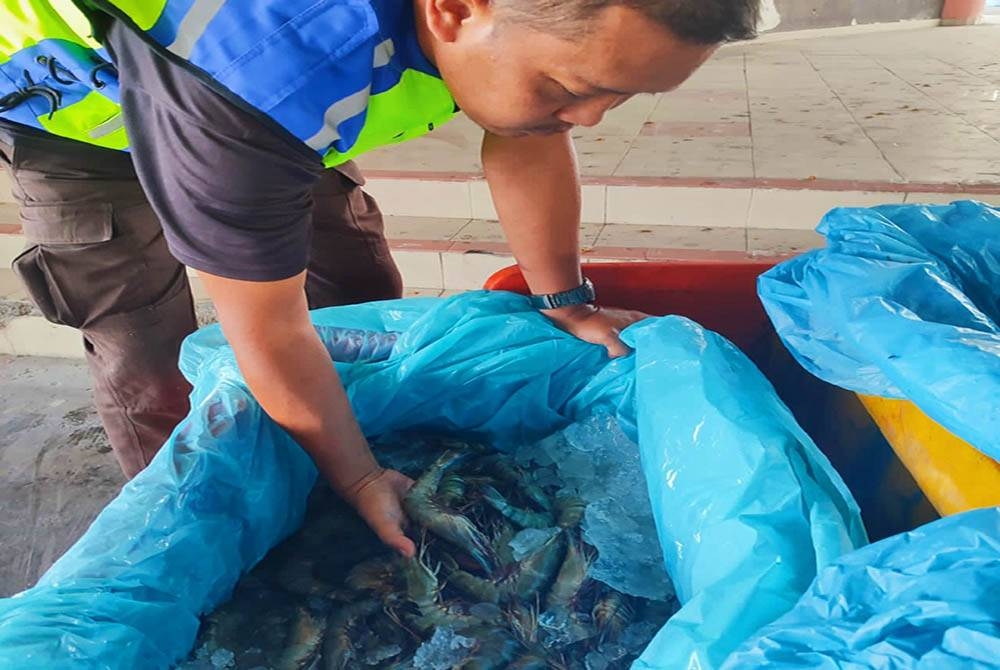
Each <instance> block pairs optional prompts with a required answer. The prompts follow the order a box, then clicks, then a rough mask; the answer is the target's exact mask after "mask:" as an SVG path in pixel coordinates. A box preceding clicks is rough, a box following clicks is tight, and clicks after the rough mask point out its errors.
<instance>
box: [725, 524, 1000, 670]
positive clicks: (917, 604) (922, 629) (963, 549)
mask: <svg viewBox="0 0 1000 670" xmlns="http://www.w3.org/2000/svg"><path fill="white" fill-rule="evenodd" d="M998 594H1000V508H995V507H994V508H989V509H982V510H975V511H972V512H965V513H963V514H958V515H955V516H951V517H948V518H945V519H941V520H940V521H935V522H934V523H930V524H927V525H926V526H922V527H921V528H918V529H916V530H914V531H911V532H909V533H903V534H902V535H897V536H895V537H891V538H888V539H886V540H882V541H881V542H877V543H875V544H872V545H870V546H867V547H864V548H863V549H859V550H858V551H855V552H853V553H850V554H847V555H846V556H843V557H841V558H840V559H838V560H837V561H836V562H834V563H833V564H832V565H829V566H827V567H825V568H823V569H822V570H821V571H820V573H819V576H818V577H817V578H816V581H815V583H814V584H813V585H812V587H811V588H810V589H809V591H808V592H807V593H806V595H805V596H803V598H802V600H801V601H799V603H798V604H797V605H796V606H795V609H793V610H792V611H791V612H789V613H788V614H786V615H785V616H783V617H781V618H780V619H778V620H777V621H775V622H774V623H772V624H771V625H769V626H767V627H766V628H764V629H763V630H761V631H760V632H759V633H758V635H757V636H755V637H754V639H753V640H751V641H749V642H747V643H746V644H745V645H744V646H743V648H742V649H740V650H739V651H738V652H737V653H735V654H733V655H732V656H731V657H730V658H729V660H728V662H727V663H726V665H725V666H724V667H725V668H726V669H727V670H736V669H739V668H769V669H772V670H782V669H787V668H845V669H847V668H850V669H854V668H857V669H859V670H860V669H861V668H892V669H894V670H902V669H910V668H912V669H914V670H917V669H926V670H952V669H954V670H987V669H991V670H995V669H996V668H1000V597H998Z"/></svg>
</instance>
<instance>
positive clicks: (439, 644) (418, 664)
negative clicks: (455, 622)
mask: <svg viewBox="0 0 1000 670" xmlns="http://www.w3.org/2000/svg"><path fill="white" fill-rule="evenodd" d="M475 646H476V641H475V640H473V639H472V638H469V637H463V636H461V635H458V634H456V633H455V631H453V630H451V629H450V628H437V629H435V631H434V635H432V636H431V639H430V640H428V641H427V642H424V643H423V644H422V645H420V647H419V648H418V649H417V653H416V654H414V655H413V664H412V667H413V668H414V669H415V670H451V668H453V667H454V666H456V665H458V664H460V663H461V662H462V661H463V660H464V659H465V657H466V656H468V655H469V650H470V649H472V648H473V647H475Z"/></svg>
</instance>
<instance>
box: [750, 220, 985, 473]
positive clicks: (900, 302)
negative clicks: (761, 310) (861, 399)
mask: <svg viewBox="0 0 1000 670" xmlns="http://www.w3.org/2000/svg"><path fill="white" fill-rule="evenodd" d="M819 232H820V233H822V234H823V235H825V236H826V238H827V246H826V248H824V249H819V250H816V251H813V252H810V253H808V254H805V255H803V256H800V257H798V258H795V259H793V260H790V261H787V262H785V263H782V264H781V265H779V266H778V267H776V268H774V269H773V270H771V271H770V272H768V273H766V274H765V275H763V276H762V277H761V278H760V281H759V293H760V297H761V300H762V301H763V303H764V306H765V308H766V309H767V312H768V314H769V315H770V317H771V320H772V321H773V322H774V325H775V327H776V329H777V331H778V334H779V335H780V336H781V338H782V340H783V341H784V343H785V345H786V346H787V347H788V348H789V350H791V352H792V353H793V354H794V355H795V357H796V359H798V361H799V362H800V363H801V364H802V365H803V366H805V367H806V369H808V370H809V371H810V372H812V373H813V374H815V375H816V376H818V377H820V378H822V379H824V380H825V381H827V382H830V383H832V384H836V385H837V386H841V387H843V388H846V389H849V390H851V391H855V392H858V393H864V394H868V395H876V396H882V397H888V398H906V399H909V400H911V401H913V402H914V403H916V404H917V405H918V406H919V407H920V408H921V409H922V410H923V411H924V413H926V414H927V415H928V416H930V417H931V418H933V419H934V420H936V421H937V422H938V423H940V424H941V425H943V426H944V427H945V428H947V429H948V430H950V431H951V432H952V433H954V434H955V435H958V436H959V437H961V438H963V439H965V440H966V441H968V442H969V443H971V444H972V445H974V446H975V447H977V448H978V449H980V450H981V451H983V452H984V453H986V454H987V455H989V456H992V457H993V458H995V459H998V460H1000V412H998V411H997V398H1000V327H998V323H1000V210H997V209H995V208H991V207H989V206H987V205H983V204H981V203H977V202H972V201H962V202H956V203H954V204H952V205H944V206H933V207H925V206H919V205H895V206H883V207H875V208H872V209H835V210H833V211H832V212H830V213H829V214H828V215H827V216H826V217H825V218H824V219H823V222H822V223H821V224H820V227H819Z"/></svg>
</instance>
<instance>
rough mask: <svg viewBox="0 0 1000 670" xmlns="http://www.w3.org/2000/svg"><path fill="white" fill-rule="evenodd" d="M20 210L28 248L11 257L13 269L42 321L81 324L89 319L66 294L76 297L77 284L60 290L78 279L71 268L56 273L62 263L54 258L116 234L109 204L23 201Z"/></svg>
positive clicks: (78, 288)
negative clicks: (24, 203)
mask: <svg viewBox="0 0 1000 670" xmlns="http://www.w3.org/2000/svg"><path fill="white" fill-rule="evenodd" d="M20 213H21V226H22V228H23V229H24V235H25V237H26V238H27V240H28V247H27V248H26V249H25V250H24V251H22V252H21V254H20V255H18V256H17V257H16V258H15V259H14V262H13V263H12V265H11V267H12V269H13V270H14V272H15V274H17V276H18V277H20V279H21V281H22V282H23V283H24V286H25V289H26V290H27V292H28V295H29V296H30V297H31V299H32V301H33V302H34V303H35V305H36V306H37V307H38V309H39V311H41V313H42V314H43V315H44V316H45V318H46V319H48V320H49V321H51V322H52V323H56V324H60V325H64V326H72V327H74V328H79V327H80V324H82V323H84V321H85V320H86V318H87V314H86V313H85V312H86V309H85V306H83V305H79V304H77V305H73V304H71V303H70V301H69V300H67V298H66V296H67V294H74V295H79V294H80V287H77V286H74V288H73V290H72V291H66V290H64V287H68V286H72V285H73V284H75V283H76V282H78V281H79V279H78V278H76V277H73V276H72V273H71V272H65V273H62V274H65V275H66V276H61V275H60V273H58V272H56V271H54V269H53V265H57V266H59V267H62V266H63V265H65V264H64V263H53V261H55V260H58V257H59V256H60V255H61V254H65V253H67V252H70V251H76V250H79V249H80V248H81V247H86V246H89V245H97V244H102V243H104V242H108V241H109V240H111V239H112V238H113V237H114V226H113V223H112V208H111V205H110V203H86V204H80V205H67V204H57V205H35V204H27V205H24V206H22V207H21V210H20Z"/></svg>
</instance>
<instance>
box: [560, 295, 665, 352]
mask: <svg viewBox="0 0 1000 670" xmlns="http://www.w3.org/2000/svg"><path fill="white" fill-rule="evenodd" d="M543 314H545V316H547V317H549V319H551V320H552V321H553V322H554V323H555V324H556V325H557V326H559V327H560V328H562V329H563V330H565V331H566V332H568V333H570V334H572V335H575V336H577V337H578V338H580V339H581V340H583V341H585V342H590V343H592V344H599V345H601V346H603V347H605V348H607V350H608V355H609V356H610V357H611V358H618V357H619V356H624V355H626V354H628V353H629V348H628V347H627V346H625V344H624V343H623V342H622V341H621V339H620V338H619V335H620V334H621V332H622V330H624V329H625V328H627V327H628V326H631V325H632V324H633V323H637V322H639V321H642V320H643V319H646V318H649V317H648V315H647V314H643V313H642V312H634V311H631V310H624V309H611V308H607V307H595V306H594V305H575V306H573V307H561V308H560V309H550V310H546V311H544V312H543Z"/></svg>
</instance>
